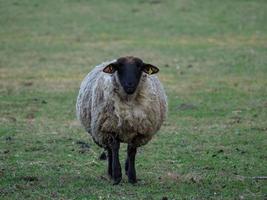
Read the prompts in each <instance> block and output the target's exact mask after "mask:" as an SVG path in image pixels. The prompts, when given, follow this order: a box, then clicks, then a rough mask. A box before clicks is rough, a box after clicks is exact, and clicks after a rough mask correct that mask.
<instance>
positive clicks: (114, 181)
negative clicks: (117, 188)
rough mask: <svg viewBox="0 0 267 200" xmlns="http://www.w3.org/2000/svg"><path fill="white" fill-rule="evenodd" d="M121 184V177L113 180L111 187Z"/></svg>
mask: <svg viewBox="0 0 267 200" xmlns="http://www.w3.org/2000/svg"><path fill="white" fill-rule="evenodd" d="M120 182H121V177H119V178H116V179H113V185H118V184H119V183H120Z"/></svg>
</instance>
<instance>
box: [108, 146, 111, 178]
mask: <svg viewBox="0 0 267 200" xmlns="http://www.w3.org/2000/svg"><path fill="white" fill-rule="evenodd" d="M107 151H108V176H109V177H110V178H112V151H111V149H110V148H107Z"/></svg>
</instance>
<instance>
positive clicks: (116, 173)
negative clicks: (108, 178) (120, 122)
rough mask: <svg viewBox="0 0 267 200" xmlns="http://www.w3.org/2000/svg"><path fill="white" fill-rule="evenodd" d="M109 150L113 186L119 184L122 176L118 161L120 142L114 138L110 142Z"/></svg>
mask: <svg viewBox="0 0 267 200" xmlns="http://www.w3.org/2000/svg"><path fill="white" fill-rule="evenodd" d="M110 148H111V151H112V179H113V184H114V185H117V184H119V183H120V181H121V178H122V175H121V164H120V160H119V150H120V142H119V140H117V139H116V138H115V137H114V138H113V140H112V142H111V145H110Z"/></svg>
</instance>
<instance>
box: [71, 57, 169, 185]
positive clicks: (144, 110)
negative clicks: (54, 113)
mask: <svg viewBox="0 0 267 200" xmlns="http://www.w3.org/2000/svg"><path fill="white" fill-rule="evenodd" d="M158 71H159V69H158V68H157V67H155V66H154V65H151V64H146V63H144V62H143V61H142V60H141V59H140V58H137V57H132V56H127V57H121V58H118V59H116V60H113V61H109V62H105V63H102V64H100V65H98V66H96V67H95V68H94V69H93V70H92V71H91V72H90V73H89V74H88V75H87V76H86V77H85V79H84V80H83V81H82V83H81V87H80V90H79V94H78V97H77V104H76V111H77V118H78V119H79V120H80V122H81V124H82V125H83V126H84V128H85V130H86V131H87V132H88V133H90V134H91V136H92V138H93V140H94V142H95V143H96V144H98V145H99V146H100V147H102V148H104V149H105V150H106V151H107V154H108V175H109V177H110V178H111V179H112V181H113V184H114V185H115V184H118V183H120V181H121V179H122V173H121V165H120V161H119V149H120V143H127V144H128V146H127V158H126V162H125V172H126V175H127V176H128V182H130V183H136V182H137V181H136V170H135V155H136V151H137V148H138V147H140V146H142V145H145V144H147V143H148V142H149V141H150V140H151V138H152V137H153V135H155V133H156V132H157V131H158V130H159V129H160V127H161V125H162V123H163V121H164V120H165V118H166V113H167V97H166V94H165V91H164V89H163V86H162V85H161V83H160V81H159V79H158V78H157V76H155V75H154V74H156V73H157V72H158Z"/></svg>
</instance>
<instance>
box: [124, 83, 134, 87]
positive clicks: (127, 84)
mask: <svg viewBox="0 0 267 200" xmlns="http://www.w3.org/2000/svg"><path fill="white" fill-rule="evenodd" d="M126 87H134V83H133V82H128V83H126Z"/></svg>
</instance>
